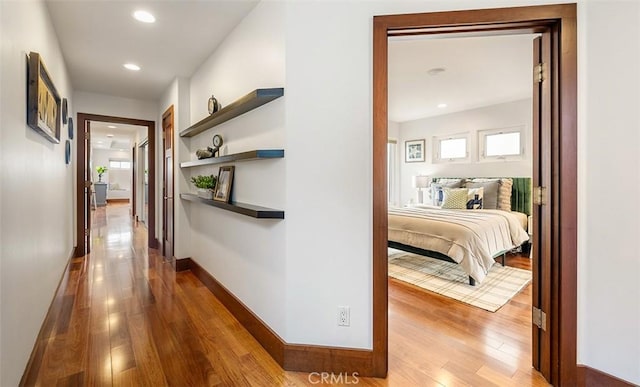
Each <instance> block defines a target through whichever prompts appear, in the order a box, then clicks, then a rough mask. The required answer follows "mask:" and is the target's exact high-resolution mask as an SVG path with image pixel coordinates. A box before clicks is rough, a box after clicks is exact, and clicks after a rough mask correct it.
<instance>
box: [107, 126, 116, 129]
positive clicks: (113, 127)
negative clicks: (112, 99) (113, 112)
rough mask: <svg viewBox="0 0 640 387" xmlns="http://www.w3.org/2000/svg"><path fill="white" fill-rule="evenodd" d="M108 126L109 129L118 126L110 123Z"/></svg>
mask: <svg viewBox="0 0 640 387" xmlns="http://www.w3.org/2000/svg"><path fill="white" fill-rule="evenodd" d="M107 128H109V129H115V128H116V126H115V125H109V126H107Z"/></svg>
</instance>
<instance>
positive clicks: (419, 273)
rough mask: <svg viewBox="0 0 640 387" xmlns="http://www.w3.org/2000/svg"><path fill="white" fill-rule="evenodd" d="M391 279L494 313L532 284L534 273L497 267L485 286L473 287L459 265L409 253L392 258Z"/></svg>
mask: <svg viewBox="0 0 640 387" xmlns="http://www.w3.org/2000/svg"><path fill="white" fill-rule="evenodd" d="M390 253H391V252H390ZM389 276H390V277H393V278H395V279H398V280H400V281H404V282H408V283H410V284H413V285H415V286H418V287H421V288H423V289H427V290H430V291H432V292H435V293H438V294H442V295H443V296H446V297H450V298H453V299H456V300H458V301H462V302H464V303H467V304H469V305H473V306H476V307H478V308H482V309H485V310H488V311H490V312H495V311H496V310H498V309H500V307H502V306H503V305H504V304H506V303H507V302H509V300H510V299H511V298H512V297H513V296H515V295H516V294H518V293H519V292H520V291H521V290H522V289H523V288H524V287H525V286H526V285H527V284H528V283H529V282H531V272H530V271H528V270H523V269H517V268H515V267H509V266H505V267H502V265H500V264H499V263H496V264H495V265H493V266H492V267H491V270H489V274H488V275H487V277H486V278H485V279H484V281H483V282H482V284H480V285H476V286H471V285H469V276H468V275H467V274H466V273H465V272H464V271H463V270H462V269H461V268H460V267H459V266H458V265H457V264H455V263H450V262H445V261H440V260H437V259H433V258H429V257H423V256H420V255H416V254H411V253H405V252H401V253H393V254H390V255H389Z"/></svg>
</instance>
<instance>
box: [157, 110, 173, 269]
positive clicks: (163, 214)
mask: <svg viewBox="0 0 640 387" xmlns="http://www.w3.org/2000/svg"><path fill="white" fill-rule="evenodd" d="M167 117H171V137H170V140H171V163H172V164H171V168H173V165H174V163H175V157H174V156H175V151H174V141H173V136H174V135H175V126H174V115H173V105H171V106H169V108H167V110H166V111H165V112H164V113H162V122H161V124H160V126H161V129H162V180H163V181H162V184H163V188H164V184H165V181H164V179H166V177H167V173H166V168H167V165H166V156H165V152H166V149H165V143H164V141H165V134H164V120H165V119H166V118H167ZM174 173H175V168H174V170H173V171H172V173H171V176H172V179H171V192H172V195H173V199H171V201H173V205H172V206H171V209H172V211H173V216H172V217H171V220H172V221H173V222H175V216H176V210H175V205H176V203H175V194H176V191H175V189H176V187H175V176H174ZM162 194H163V196H164V194H165V193H164V192H163V193H162ZM164 211H165V203H164V197H163V202H162V227H163V229H162V237H163V238H162V239H163V240H162V254H163V255H165V248H166V246H165V244H164V233H165V232H166V230H165V229H164V227H166V225H165V219H166V214H165V213H164ZM174 226H175V223H174V225H172V227H171V232H172V233H173V235H172V236H171V249H173V250H174V251H175V228H174ZM171 258H172V259H173V252H172V254H171Z"/></svg>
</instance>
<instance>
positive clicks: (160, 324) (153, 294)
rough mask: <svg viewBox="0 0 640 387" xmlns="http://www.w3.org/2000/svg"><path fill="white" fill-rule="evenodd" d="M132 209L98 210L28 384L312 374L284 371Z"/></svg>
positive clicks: (284, 380)
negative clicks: (177, 267)
mask: <svg viewBox="0 0 640 387" xmlns="http://www.w3.org/2000/svg"><path fill="white" fill-rule="evenodd" d="M129 211H130V209H129V206H128V205H109V206H107V207H100V208H98V210H96V211H94V216H93V224H92V252H91V254H89V255H88V256H86V257H83V258H75V259H73V260H72V262H71V267H70V270H69V278H68V282H67V284H66V288H65V289H66V290H65V291H64V295H63V297H62V301H61V302H60V303H59V304H60V307H59V308H56V301H55V300H54V304H53V305H54V307H52V310H51V312H50V313H51V314H52V315H54V316H56V315H57V318H53V319H51V320H52V323H50V324H47V326H45V327H43V330H44V332H48V334H44V335H43V336H44V338H45V340H43V343H42V344H43V345H42V350H41V351H38V352H40V353H36V354H35V356H34V362H33V367H32V370H31V371H32V372H30V373H29V374H28V375H25V378H23V382H25V383H24V384H25V385H41V386H55V385H58V386H82V385H86V386H108V385H114V386H154V387H155V386H163V385H172V386H211V385H221V386H236V385H241V386H243V385H251V386H272V385H281V384H285V385H302V384H305V382H306V379H307V374H306V373H292V372H284V371H282V369H281V368H280V367H279V366H278V364H277V363H276V362H275V361H274V360H273V359H272V358H271V357H270V356H269V355H268V354H267V352H266V351H265V350H264V349H263V348H262V347H261V346H260V345H259V344H258V342H257V341H255V340H254V339H253V337H252V336H251V335H250V334H249V333H248V332H247V331H246V330H245V329H244V328H242V326H241V325H240V324H239V323H238V322H237V321H236V320H235V319H234V318H233V317H232V316H231V315H230V314H229V312H228V311H227V310H226V309H225V308H224V307H223V306H222V304H220V303H219V302H218V300H217V299H216V298H215V297H214V296H213V295H212V294H211V292H210V291H209V290H208V289H207V288H206V287H205V286H204V285H203V284H202V283H201V282H200V281H199V280H198V279H197V278H196V277H195V276H194V275H193V274H191V272H190V271H185V272H180V273H176V272H175V271H174V269H173V268H172V267H171V265H170V264H168V263H165V262H163V259H162V257H161V256H160V255H159V254H158V252H157V250H153V249H152V250H149V249H148V248H147V247H146V243H145V242H146V235H147V233H146V228H145V227H144V226H143V225H141V224H136V223H135V222H134V221H132V220H131V217H130V215H129ZM132 231H133V232H132ZM63 283H64V281H63ZM56 312H57V313H56Z"/></svg>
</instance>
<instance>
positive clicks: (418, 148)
mask: <svg viewBox="0 0 640 387" xmlns="http://www.w3.org/2000/svg"><path fill="white" fill-rule="evenodd" d="M404 161H405V162H406V163H414V162H419V161H424V139H422V140H411V141H405V142H404Z"/></svg>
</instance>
